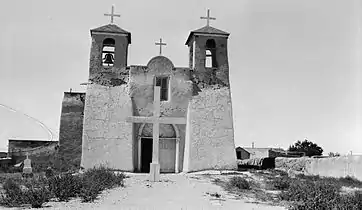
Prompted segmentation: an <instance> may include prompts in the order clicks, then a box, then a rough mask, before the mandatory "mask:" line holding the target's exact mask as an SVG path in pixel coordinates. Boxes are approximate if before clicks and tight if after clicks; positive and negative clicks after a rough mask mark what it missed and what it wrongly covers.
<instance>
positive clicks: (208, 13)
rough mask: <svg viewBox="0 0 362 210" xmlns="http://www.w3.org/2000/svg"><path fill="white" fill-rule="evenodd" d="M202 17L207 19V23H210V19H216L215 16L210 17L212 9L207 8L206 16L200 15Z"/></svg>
mask: <svg viewBox="0 0 362 210" xmlns="http://www.w3.org/2000/svg"><path fill="white" fill-rule="evenodd" d="M200 19H206V20H207V21H206V25H207V26H209V25H210V20H216V18H214V17H210V9H207V16H206V17H200Z"/></svg>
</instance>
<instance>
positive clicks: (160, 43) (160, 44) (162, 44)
mask: <svg viewBox="0 0 362 210" xmlns="http://www.w3.org/2000/svg"><path fill="white" fill-rule="evenodd" d="M155 45H159V46H160V55H162V46H165V45H167V44H166V43H162V38H160V42H156V43H155Z"/></svg>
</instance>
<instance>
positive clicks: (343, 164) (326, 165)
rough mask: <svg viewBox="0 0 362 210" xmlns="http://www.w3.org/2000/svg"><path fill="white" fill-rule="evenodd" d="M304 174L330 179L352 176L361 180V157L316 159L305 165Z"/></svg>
mask: <svg viewBox="0 0 362 210" xmlns="http://www.w3.org/2000/svg"><path fill="white" fill-rule="evenodd" d="M306 172H307V173H308V174H312V175H320V176H331V177H344V176H352V177H355V178H357V179H359V180H362V155H353V156H343V157H333V158H320V159H317V158H316V159H313V161H311V162H310V164H307V166H306Z"/></svg>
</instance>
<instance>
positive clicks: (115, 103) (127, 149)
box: [81, 83, 134, 171]
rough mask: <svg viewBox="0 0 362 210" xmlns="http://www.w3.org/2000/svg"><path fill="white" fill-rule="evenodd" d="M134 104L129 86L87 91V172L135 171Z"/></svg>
mask: <svg viewBox="0 0 362 210" xmlns="http://www.w3.org/2000/svg"><path fill="white" fill-rule="evenodd" d="M128 116H132V102H131V99H130V97H129V95H128V86H127V85H121V86H104V85H100V84H97V83H93V84H89V85H88V87H87V94H86V103H85V109H84V125H83V144H82V161H81V166H82V167H83V168H85V169H88V168H92V167H94V166H99V165H106V166H108V167H111V168H113V169H116V170H122V171H133V170H134V167H133V148H134V145H133V142H132V135H133V134H132V130H133V127H132V123H127V122H126V117H128Z"/></svg>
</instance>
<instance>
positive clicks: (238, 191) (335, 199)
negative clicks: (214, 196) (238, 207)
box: [213, 169, 362, 210]
mask: <svg viewBox="0 0 362 210" xmlns="http://www.w3.org/2000/svg"><path fill="white" fill-rule="evenodd" d="M213 182H214V183H215V184H217V185H220V186H222V187H223V188H224V189H225V190H227V191H228V192H230V193H233V194H234V195H237V196H238V197H240V198H243V199H245V198H251V199H253V200H254V202H257V203H265V204H269V205H282V206H285V207H287V208H288V209H296V210H298V209H306V210H309V209H310V210H312V209H333V208H335V209H352V210H353V209H362V199H361V198H362V182H361V181H358V180H356V179H354V178H352V177H345V178H322V177H319V176H305V175H297V176H296V177H295V178H290V177H288V174H287V173H286V172H284V171H280V170H274V169H270V170H249V171H248V172H246V173H245V174H242V175H237V176H235V175H233V176H231V177H230V176H224V177H218V178H216V179H213ZM247 186H248V187H247ZM346 188H347V189H354V190H345V189H346Z"/></svg>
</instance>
